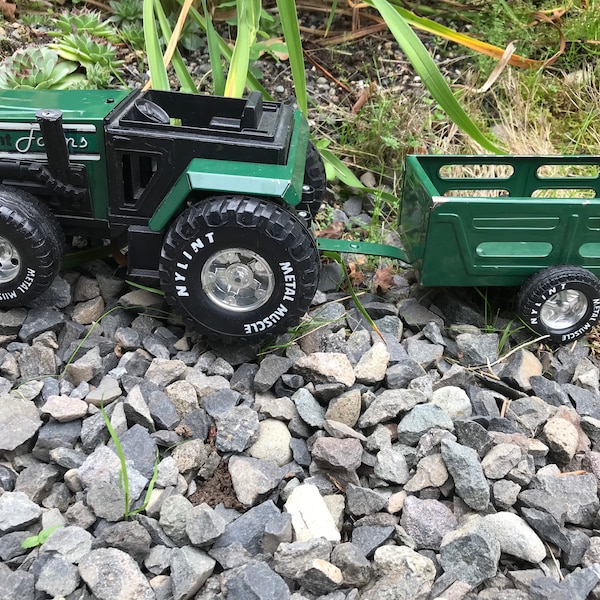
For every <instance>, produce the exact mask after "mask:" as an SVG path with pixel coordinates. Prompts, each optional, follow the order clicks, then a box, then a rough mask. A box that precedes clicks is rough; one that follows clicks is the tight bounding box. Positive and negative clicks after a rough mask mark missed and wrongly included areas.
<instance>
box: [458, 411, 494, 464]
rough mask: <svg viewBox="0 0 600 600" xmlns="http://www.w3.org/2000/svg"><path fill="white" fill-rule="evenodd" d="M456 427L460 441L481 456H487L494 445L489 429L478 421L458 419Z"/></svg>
mask: <svg viewBox="0 0 600 600" xmlns="http://www.w3.org/2000/svg"><path fill="white" fill-rule="evenodd" d="M454 427H455V430H456V435H457V437H458V442H459V443H461V444H462V445H463V446H469V448H473V450H476V451H477V454H478V455H479V456H480V457H483V456H485V455H486V454H487V452H488V451H489V450H491V448H492V446H493V445H494V442H493V440H492V438H491V436H490V434H489V433H488V431H487V430H486V429H485V428H484V427H483V426H482V425H480V424H479V423H477V422H476V421H465V420H462V419H457V420H456V421H454Z"/></svg>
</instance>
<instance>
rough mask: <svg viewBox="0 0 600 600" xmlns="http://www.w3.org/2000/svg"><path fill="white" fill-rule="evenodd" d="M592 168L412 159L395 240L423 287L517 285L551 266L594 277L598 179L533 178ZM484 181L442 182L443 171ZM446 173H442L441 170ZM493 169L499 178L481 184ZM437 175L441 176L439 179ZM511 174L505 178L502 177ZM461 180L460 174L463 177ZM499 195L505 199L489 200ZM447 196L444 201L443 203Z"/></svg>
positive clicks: (586, 161)
mask: <svg viewBox="0 0 600 600" xmlns="http://www.w3.org/2000/svg"><path fill="white" fill-rule="evenodd" d="M574 164H576V165H599V164H600V157H597V156H581V157H580V156H577V157H573V156H570V157H561V156H553V157H539V156H480V157H473V156H470V157H469V156H425V155H422V156H411V157H408V159H407V163H406V174H405V179H404V189H403V195H402V211H401V216H400V234H401V238H402V242H403V245H404V247H405V249H406V252H407V255H408V258H409V260H410V262H411V263H412V264H413V266H414V267H415V270H416V271H417V273H418V275H419V279H420V281H421V283H422V284H423V285H425V286H484V285H499V286H510V285H520V284H521V283H523V281H524V280H525V279H526V278H527V277H529V276H530V275H532V274H533V273H536V272H537V271H539V270H541V269H543V268H545V267H548V266H552V265H558V264H573V265H580V266H583V267H585V268H587V269H589V270H590V271H592V272H594V273H596V274H597V275H600V242H598V233H597V232H598V228H599V227H600V177H574V176H572V175H570V174H569V172H568V168H566V169H565V176H564V177H557V176H556V177H551V178H548V177H543V178H542V177H540V176H539V173H543V172H544V167H545V166H546V165H550V166H552V167H553V169H554V171H556V170H557V167H558V168H559V169H558V170H559V171H560V166H561V165H565V166H568V165H574ZM457 165H458V166H459V167H460V166H462V167H468V168H469V169H473V171H475V172H483V173H485V174H486V176H485V177H483V176H478V177H475V176H469V175H468V173H469V171H465V172H464V173H462V174H461V176H460V177H447V176H446V177H443V176H441V175H440V173H441V172H443V173H444V174H445V173H447V171H448V169H447V167H449V166H452V168H457V167H456V166H457ZM444 167H446V169H443V168H444ZM494 168H495V169H496V172H497V173H500V175H498V176H494V175H493V174H492V175H491V176H487V173H489V172H492V171H493V169H494ZM442 169H443V171H442ZM507 171H508V172H511V171H512V173H511V174H510V175H508V176H507V175H506V174H505V172H507ZM465 173H466V174H465ZM498 189H506V190H507V191H508V195H505V196H499V197H488V196H487V194H488V193H489V192H490V191H493V190H498ZM539 189H552V190H556V191H557V192H560V193H561V194H564V193H565V190H578V189H593V190H594V192H595V195H596V197H595V198H585V199H581V198H576V197H573V198H570V197H557V198H552V197H551V198H538V197H533V196H532V194H534V193H535V191H536V190H539ZM445 194H451V195H445Z"/></svg>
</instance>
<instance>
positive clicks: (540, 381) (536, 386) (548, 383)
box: [529, 375, 571, 406]
mask: <svg viewBox="0 0 600 600" xmlns="http://www.w3.org/2000/svg"><path fill="white" fill-rule="evenodd" d="M529 384H530V385H531V389H532V391H533V393H534V394H535V395H536V396H537V397H538V398H541V399H542V400H544V402H547V403H548V404H550V405H551V406H565V405H567V406H568V405H570V404H571V402H570V400H569V396H568V394H567V393H566V392H565V391H564V390H563V389H562V386H561V385H560V384H559V383H557V382H556V381H552V380H551V379H548V378H547V377H543V376H541V375H533V376H531V377H530V378H529Z"/></svg>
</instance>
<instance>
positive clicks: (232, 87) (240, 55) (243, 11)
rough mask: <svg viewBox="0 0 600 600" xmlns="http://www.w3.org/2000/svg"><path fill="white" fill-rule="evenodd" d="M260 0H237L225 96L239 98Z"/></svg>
mask: <svg viewBox="0 0 600 600" xmlns="http://www.w3.org/2000/svg"><path fill="white" fill-rule="evenodd" d="M260 9H261V4H260V0H237V19H238V20H237V37H236V40H235V46H234V48H233V54H232V55H231V64H230V66H229V73H228V74H227V82H226V83H225V96H229V97H233V98H241V96H242V95H243V94H244V89H245V88H246V78H247V76H248V69H249V67H250V48H251V47H252V46H253V45H254V42H255V41H256V32H257V31H258V23H259V20H260Z"/></svg>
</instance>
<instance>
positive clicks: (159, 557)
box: [144, 546, 173, 575]
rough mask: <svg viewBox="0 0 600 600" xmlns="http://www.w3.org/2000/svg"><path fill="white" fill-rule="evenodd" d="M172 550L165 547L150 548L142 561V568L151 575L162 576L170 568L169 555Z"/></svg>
mask: <svg viewBox="0 0 600 600" xmlns="http://www.w3.org/2000/svg"><path fill="white" fill-rule="evenodd" d="M172 554H173V548H167V547H166V546H152V548H151V549H150V552H148V556H146V558H145V559H144V567H146V569H147V570H148V572H149V573H152V574H153V575H162V574H163V573H166V572H167V571H168V570H169V569H170V568H171V555H172Z"/></svg>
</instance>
